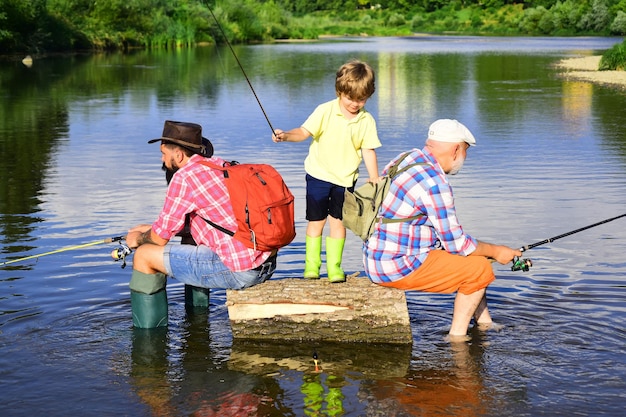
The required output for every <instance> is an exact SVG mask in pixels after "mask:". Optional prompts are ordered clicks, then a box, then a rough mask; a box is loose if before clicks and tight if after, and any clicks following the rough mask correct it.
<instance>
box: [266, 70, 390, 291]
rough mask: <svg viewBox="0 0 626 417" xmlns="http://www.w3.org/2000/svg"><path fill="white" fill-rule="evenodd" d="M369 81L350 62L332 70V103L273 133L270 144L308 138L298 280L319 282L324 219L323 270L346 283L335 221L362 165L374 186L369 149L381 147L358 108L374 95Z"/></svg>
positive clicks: (368, 74) (368, 73) (370, 76)
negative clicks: (301, 261) (303, 248)
mask: <svg viewBox="0 0 626 417" xmlns="http://www.w3.org/2000/svg"><path fill="white" fill-rule="evenodd" d="M374 91H375V76H374V71H373V70H372V68H371V67H370V66H369V65H368V64H367V63H365V62H361V61H357V60H352V61H350V62H347V63H346V64H344V65H342V66H341V68H339V70H338V71H337V75H336V79H335V92H336V93H337V98H336V99H334V100H331V101H329V102H326V103H323V104H320V105H319V106H317V108H316V109H315V110H314V111H313V113H312V114H311V115H310V116H309V117H308V119H307V120H306V121H305V122H304V124H303V125H302V126H301V127H297V128H295V129H292V130H289V131H287V132H285V131H282V130H280V129H276V130H275V131H274V135H273V136H272V140H273V141H274V142H301V141H303V140H305V139H307V138H308V137H312V138H313V140H312V142H311V146H310V148H309V154H308V156H307V157H306V159H305V160H304V169H305V171H306V219H307V220H308V224H307V229H306V255H305V264H304V277H305V278H309V279H318V278H319V277H320V266H321V264H322V261H321V248H322V232H323V230H324V225H325V224H326V219H327V218H328V222H329V224H330V236H329V237H327V238H326V267H327V272H328V279H329V280H330V282H344V281H345V280H346V278H345V274H344V272H343V269H342V268H341V259H342V255H343V246H344V243H345V240H346V229H345V228H344V226H343V223H342V222H341V219H342V214H341V213H342V207H343V201H344V191H345V190H346V189H348V190H350V191H354V185H355V184H356V180H357V177H358V175H359V165H360V164H361V160H363V161H365V167H366V168H367V173H368V175H369V181H372V182H377V181H379V177H378V163H377V160H376V151H375V149H376V148H378V147H380V146H381V143H380V140H379V139H378V133H377V131H376V122H375V121H374V118H373V117H372V115H371V114H370V113H368V112H367V111H366V110H365V109H364V108H363V106H365V103H366V101H367V100H368V99H369V98H370V97H371V96H372V94H374Z"/></svg>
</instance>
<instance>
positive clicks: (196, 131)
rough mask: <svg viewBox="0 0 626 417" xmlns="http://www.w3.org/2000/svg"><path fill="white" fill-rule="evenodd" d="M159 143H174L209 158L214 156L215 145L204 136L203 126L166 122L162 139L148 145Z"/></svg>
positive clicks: (152, 141)
mask: <svg viewBox="0 0 626 417" xmlns="http://www.w3.org/2000/svg"><path fill="white" fill-rule="evenodd" d="M158 141H161V142H171V143H174V144H176V145H179V146H182V147H183V148H187V149H190V150H192V151H194V152H196V153H198V154H200V155H202V156H205V157H207V158H209V157H211V156H213V145H212V144H211V142H210V141H209V140H208V139H207V138H205V137H203V136H202V126H200V125H199V124H196V123H188V122H175V121H172V120H166V121H165V125H164V126H163V134H162V135H161V137H160V138H156V139H152V140H149V141H148V143H154V142H158Z"/></svg>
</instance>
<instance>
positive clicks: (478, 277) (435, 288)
mask: <svg viewBox="0 0 626 417" xmlns="http://www.w3.org/2000/svg"><path fill="white" fill-rule="evenodd" d="M495 279H496V276H495V274H494V273H493V269H492V267H491V262H490V261H489V260H488V259H487V258H485V257H484V256H462V255H453V254H451V253H448V252H446V251H444V250H433V251H431V252H430V253H429V254H428V257H427V258H426V261H425V262H424V263H423V264H422V265H421V266H420V267H419V268H417V269H416V270H414V271H413V272H411V273H410V274H409V275H407V276H406V277H404V278H402V279H400V280H398V281H394V282H388V283H381V284H380V285H382V286H385V287H393V288H399V289H401V290H406V291H424V292H436V293H444V294H448V293H453V292H456V291H459V292H461V293H462V294H466V295H469V294H472V293H474V292H476V291H478V290H481V289H483V288H486V287H487V286H488V285H489V284H491V283H492V282H493V281H494V280H495Z"/></svg>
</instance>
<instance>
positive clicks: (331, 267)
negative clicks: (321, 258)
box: [326, 237, 346, 282]
mask: <svg viewBox="0 0 626 417" xmlns="http://www.w3.org/2000/svg"><path fill="white" fill-rule="evenodd" d="M345 242H346V239H335V238H332V237H327V238H326V270H327V271H328V280H329V281H330V282H345V280H346V274H344V272H343V269H341V258H342V257H343V245H344V243H345Z"/></svg>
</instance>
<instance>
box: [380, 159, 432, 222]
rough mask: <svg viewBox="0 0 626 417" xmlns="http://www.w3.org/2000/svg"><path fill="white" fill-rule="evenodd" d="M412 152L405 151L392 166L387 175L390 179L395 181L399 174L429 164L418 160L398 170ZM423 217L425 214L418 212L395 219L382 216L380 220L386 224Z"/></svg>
mask: <svg viewBox="0 0 626 417" xmlns="http://www.w3.org/2000/svg"><path fill="white" fill-rule="evenodd" d="M410 154H411V152H410V151H409V152H405V153H404V154H403V155H402V156H401V157H400V158H399V159H398V160H397V161H396V163H395V164H393V165H392V166H391V167H390V168H389V171H388V172H387V176H388V177H389V179H390V180H391V181H393V179H394V178H396V177H397V176H399V175H400V174H402V173H403V172H405V171H407V170H408V169H410V168H413V167H414V166H417V165H428V164H426V163H425V162H416V163H414V164H409V165H407V166H405V167H402V169H400V170H398V167H399V166H400V164H401V163H402V161H404V160H405V159H406V157H407V156H409V155H410ZM421 217H424V215H423V214H421V213H420V214H416V215H415V216H411V217H404V218H401V219H395V218H391V219H389V218H387V217H381V218H380V220H381V222H382V223H385V224H389V223H403V222H411V221H413V220H417V219H419V218H421Z"/></svg>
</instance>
